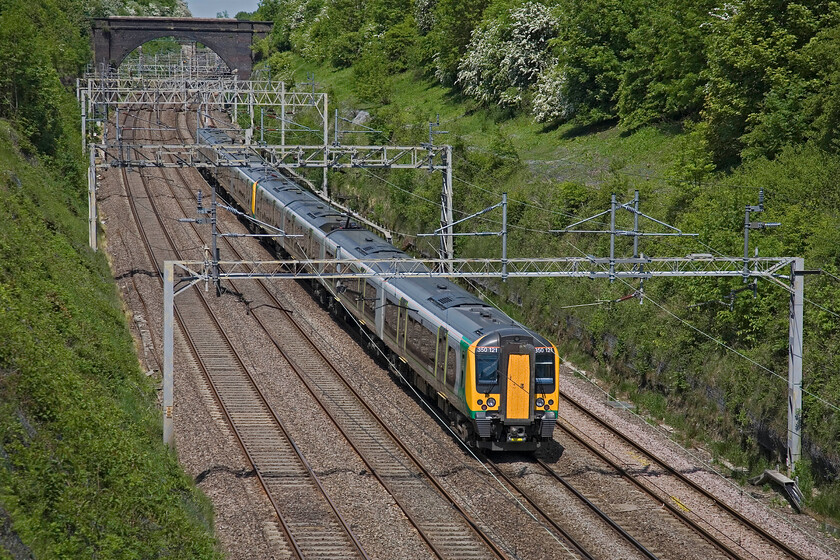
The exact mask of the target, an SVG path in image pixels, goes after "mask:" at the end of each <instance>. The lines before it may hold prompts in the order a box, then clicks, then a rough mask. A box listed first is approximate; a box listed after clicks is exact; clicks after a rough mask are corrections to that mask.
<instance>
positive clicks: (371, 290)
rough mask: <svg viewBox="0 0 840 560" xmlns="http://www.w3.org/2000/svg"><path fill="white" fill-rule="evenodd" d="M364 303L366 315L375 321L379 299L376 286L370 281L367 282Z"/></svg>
mask: <svg viewBox="0 0 840 560" xmlns="http://www.w3.org/2000/svg"><path fill="white" fill-rule="evenodd" d="M364 302H365V315H367V317H368V319H370V320H371V321H373V320H374V319H375V318H376V305H377V302H378V299H377V298H376V286H374V285H373V283H372V282H371V281H370V280H368V281H367V282H365V293H364Z"/></svg>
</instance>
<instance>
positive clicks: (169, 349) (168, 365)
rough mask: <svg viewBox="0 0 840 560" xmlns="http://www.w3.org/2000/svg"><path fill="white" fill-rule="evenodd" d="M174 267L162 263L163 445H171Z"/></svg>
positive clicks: (171, 262) (168, 263) (168, 262)
mask: <svg viewBox="0 0 840 560" xmlns="http://www.w3.org/2000/svg"><path fill="white" fill-rule="evenodd" d="M174 323H175V265H174V263H173V261H166V262H164V263H163V443H164V444H166V445H168V446H169V447H172V445H173V437H172V436H173V425H172V422H173V406H174V382H173V369H174V366H173V362H174V350H175V343H174V338H175V335H174Z"/></svg>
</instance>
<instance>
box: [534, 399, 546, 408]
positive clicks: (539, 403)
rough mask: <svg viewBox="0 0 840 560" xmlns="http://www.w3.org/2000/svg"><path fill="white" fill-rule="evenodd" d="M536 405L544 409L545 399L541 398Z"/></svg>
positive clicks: (536, 401)
mask: <svg viewBox="0 0 840 560" xmlns="http://www.w3.org/2000/svg"><path fill="white" fill-rule="evenodd" d="M534 404H535V405H536V406H537V408H542V407H543V406H544V405H545V399H544V398H542V397H540V398H538V399H537V400H535V401H534Z"/></svg>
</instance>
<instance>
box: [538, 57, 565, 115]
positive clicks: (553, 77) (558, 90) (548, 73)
mask: <svg viewBox="0 0 840 560" xmlns="http://www.w3.org/2000/svg"><path fill="white" fill-rule="evenodd" d="M566 85H567V80H566V68H565V67H564V66H563V65H561V64H559V63H558V62H557V61H554V63H553V64H552V65H551V66H549V68H547V69H546V70H545V71H543V72H542V73H541V74H540V76H539V78H538V79H537V83H536V85H535V86H534V90H535V91H534V98H533V101H532V109H531V110H532V112H533V114H534V120H536V121H537V122H555V121H567V120H569V119H571V118H572V117H573V116H574V115H575V106H574V104H573V103H572V102H571V101H570V100H569V97H568V96H567V95H565V93H564V92H565V89H566Z"/></svg>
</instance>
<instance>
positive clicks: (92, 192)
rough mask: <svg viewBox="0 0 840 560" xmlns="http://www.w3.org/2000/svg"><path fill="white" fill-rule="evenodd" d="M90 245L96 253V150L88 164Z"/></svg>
mask: <svg viewBox="0 0 840 560" xmlns="http://www.w3.org/2000/svg"><path fill="white" fill-rule="evenodd" d="M88 244H89V245H90V248H91V249H93V250H94V251H96V245H97V243H96V149H95V148H91V149H90V160H89V162H88Z"/></svg>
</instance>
